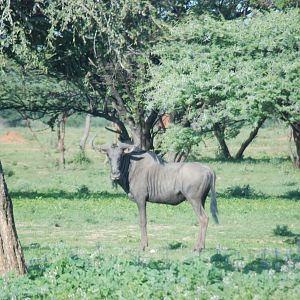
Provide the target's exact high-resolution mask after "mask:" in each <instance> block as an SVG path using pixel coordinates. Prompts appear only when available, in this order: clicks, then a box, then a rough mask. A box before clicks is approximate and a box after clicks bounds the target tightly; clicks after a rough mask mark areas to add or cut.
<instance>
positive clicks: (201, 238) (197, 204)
mask: <svg viewBox="0 0 300 300" xmlns="http://www.w3.org/2000/svg"><path fill="white" fill-rule="evenodd" d="M190 202H191V204H192V206H193V209H194V211H195V213H196V215H197V217H198V219H199V235H198V239H197V243H196V245H195V247H194V251H199V252H200V251H201V250H202V249H204V248H205V237H206V230H207V225H208V216H207V215H206V213H205V210H204V208H203V206H202V201H199V199H198V200H192V199H191V200H190Z"/></svg>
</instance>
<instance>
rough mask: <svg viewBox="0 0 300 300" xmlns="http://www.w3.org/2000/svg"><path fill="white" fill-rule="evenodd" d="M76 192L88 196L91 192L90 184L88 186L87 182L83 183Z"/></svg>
mask: <svg viewBox="0 0 300 300" xmlns="http://www.w3.org/2000/svg"><path fill="white" fill-rule="evenodd" d="M76 192H77V193H78V194H79V195H81V196H86V195H89V194H90V190H89V188H88V186H86V185H85V184H82V185H81V186H79V187H78V188H77V190H76Z"/></svg>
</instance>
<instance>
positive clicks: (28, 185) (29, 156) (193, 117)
mask: <svg viewBox="0 0 300 300" xmlns="http://www.w3.org/2000/svg"><path fill="white" fill-rule="evenodd" d="M299 4H300V3H299V0H272V1H265V0H262V1H261V0H250V1H249V0H247V1H242V0H226V1H215V0H206V1H187V0H171V1H152V0H143V1H135V0H122V1H119V0H117V1H116V0H107V1H106V0H105V1H94V0H87V1H80V0H72V1H62V0H57V1H43V0H39V1H35V0H29V1H15V0H9V1H8V0H7V1H0V86H1V88H0V159H1V161H2V163H3V166H4V172H5V177H6V181H7V183H8V187H9V190H10V193H11V196H12V199H13V203H14V214H15V221H16V227H17V230H18V234H19V237H20V240H21V243H22V246H23V249H24V254H25V259H26V262H27V266H28V273H27V275H25V276H22V277H16V276H15V275H14V274H9V275H7V276H5V277H3V278H1V279H0V299H43V298H46V299H68V298H69V299H99V298H105V299H136V298H140V299H211V300H213V299H214V300H217V299H283V298H288V299H296V298H297V297H298V296H297V295H299V294H300V245H299V238H300V214H299V212H300V210H299V199H300V189H299V187H300V175H299V169H300V98H299V96H300V90H299V87H300V82H299V78H300V64H299V61H300V55H299V54H300V51H299V49H300V26H299V25H300V14H299ZM86 116H88V117H89V116H93V118H92V123H91V124H92V125H91V126H92V127H91V128H92V129H91V134H90V135H89V138H88V139H87V143H86V137H87V136H88V133H89V130H90V128H89V118H86ZM164 118H165V119H164ZM166 119H167V120H169V121H170V123H168V122H167V123H164V121H163V120H166ZM84 122H86V125H85V130H83V127H84V125H83V124H84ZM104 126H106V127H109V128H110V131H106V130H105V129H104ZM111 127H112V128H111ZM83 131H84V132H85V135H83ZM112 131H115V132H117V133H118V135H119V136H118V139H119V140H120V141H127V142H128V141H129V142H133V143H134V144H135V145H137V146H139V147H140V148H142V149H145V150H149V149H152V150H154V151H156V152H158V153H160V154H161V155H165V158H168V159H169V160H176V159H177V160H179V159H180V160H181V159H188V160H193V161H201V162H204V163H207V164H209V165H210V166H212V167H213V169H214V170H215V171H216V173H217V192H218V201H219V210H220V221H221V224H220V225H219V226H217V225H214V224H210V225H209V230H208V236H207V249H206V250H205V251H204V252H203V253H202V254H201V255H200V256H199V255H198V254H195V253H193V252H192V251H191V249H192V245H193V243H194V240H195V238H196V232H197V228H198V225H197V222H196V217H195V216H194V213H193V210H192V209H191V207H190V206H189V205H188V204H187V203H184V204H182V205H181V206H179V207H169V206H163V205H154V204H153V205H149V210H148V214H149V218H148V220H149V238H150V247H149V248H148V249H147V251H146V252H140V251H139V250H138V244H139V229H138V215H137V209H136V206H135V204H134V203H133V202H130V201H128V199H127V197H126V196H125V195H124V193H123V192H122V191H121V190H119V189H114V188H113V187H112V184H111V182H110V180H109V175H108V174H109V166H108V165H107V164H106V163H105V162H104V157H103V156H102V155H100V154H96V153H94V152H93V151H91V149H90V146H89V143H90V140H91V138H92V137H94V136H95V135H96V134H98V138H97V139H98V142H99V143H104V142H107V141H108V140H115V139H116V137H115V136H114V135H113V132H112ZM80 138H81V139H80ZM80 140H81V142H80V146H79V141H80ZM178 158H179V159H178ZM291 161H292V163H291ZM293 166H294V167H295V168H293Z"/></svg>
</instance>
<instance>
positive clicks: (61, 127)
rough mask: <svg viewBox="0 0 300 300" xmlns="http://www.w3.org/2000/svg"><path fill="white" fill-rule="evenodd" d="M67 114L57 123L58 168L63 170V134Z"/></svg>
mask: <svg viewBox="0 0 300 300" xmlns="http://www.w3.org/2000/svg"><path fill="white" fill-rule="evenodd" d="M66 122H67V114H63V115H62V117H61V119H59V120H58V123H57V139H58V150H59V166H60V168H61V169H64V168H65V150H66V149H65V133H66Z"/></svg>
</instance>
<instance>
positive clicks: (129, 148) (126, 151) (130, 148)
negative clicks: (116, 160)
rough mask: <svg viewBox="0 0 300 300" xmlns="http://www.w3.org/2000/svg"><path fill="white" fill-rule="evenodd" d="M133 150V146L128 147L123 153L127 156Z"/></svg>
mask: <svg viewBox="0 0 300 300" xmlns="http://www.w3.org/2000/svg"><path fill="white" fill-rule="evenodd" d="M134 149H135V146H129V147H126V148H124V149H123V152H124V153H126V154H129V153H131V152H133V151H134Z"/></svg>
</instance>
